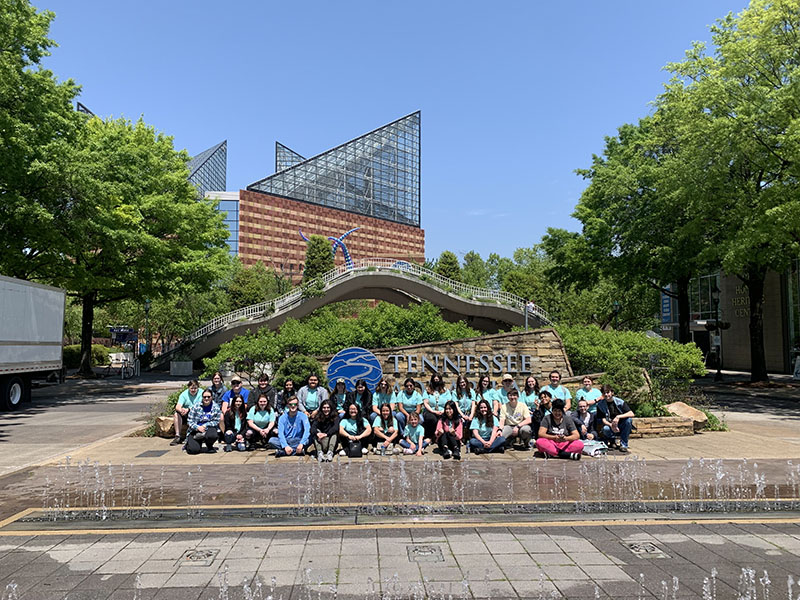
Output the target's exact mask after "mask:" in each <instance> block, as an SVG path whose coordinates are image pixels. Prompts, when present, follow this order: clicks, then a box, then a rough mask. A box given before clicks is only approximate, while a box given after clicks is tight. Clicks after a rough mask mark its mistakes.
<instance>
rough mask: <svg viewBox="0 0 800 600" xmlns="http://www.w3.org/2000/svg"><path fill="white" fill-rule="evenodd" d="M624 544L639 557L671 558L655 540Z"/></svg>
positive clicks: (623, 543)
mask: <svg viewBox="0 0 800 600" xmlns="http://www.w3.org/2000/svg"><path fill="white" fill-rule="evenodd" d="M622 545H623V546H625V547H626V548H627V549H628V550H630V551H631V552H633V553H634V554H635V555H636V556H638V557H639V558H669V554H667V553H666V552H664V551H663V550H662V549H661V548H659V547H658V546H656V545H655V544H654V543H653V542H622Z"/></svg>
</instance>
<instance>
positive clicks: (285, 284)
mask: <svg viewBox="0 0 800 600" xmlns="http://www.w3.org/2000/svg"><path fill="white" fill-rule="evenodd" d="M291 287H292V284H291V283H290V282H289V280H288V279H287V278H286V277H284V276H283V275H282V274H281V273H278V272H277V271H275V270H273V269H267V268H266V267H265V266H264V263H262V262H257V263H255V264H254V265H250V266H245V265H243V264H242V263H241V262H240V261H239V260H238V258H237V259H234V267H233V274H232V276H231V280H230V283H228V285H227V291H228V296H229V298H230V307H231V310H235V309H237V308H242V307H245V306H250V305H251V304H258V303H259V302H264V301H266V300H270V299H272V298H275V297H277V296H280V295H281V294H284V293H286V292H288V291H289V290H290V289H291Z"/></svg>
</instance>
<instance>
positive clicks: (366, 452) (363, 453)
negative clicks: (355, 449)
mask: <svg viewBox="0 0 800 600" xmlns="http://www.w3.org/2000/svg"><path fill="white" fill-rule="evenodd" d="M361 454H362V455H365V454H369V450H367V449H366V448H362V449H361Z"/></svg>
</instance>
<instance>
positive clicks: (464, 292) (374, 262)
mask: <svg viewBox="0 0 800 600" xmlns="http://www.w3.org/2000/svg"><path fill="white" fill-rule="evenodd" d="M387 272H390V273H393V274H396V275H403V276H405V277H408V278H409V279H414V280H415V281H422V282H424V283H428V284H430V285H431V286H432V287H435V288H437V289H439V290H442V291H444V292H447V293H450V294H452V295H455V296H458V297H459V299H460V300H466V301H471V300H475V301H479V302H495V303H499V304H504V305H506V306H509V307H510V308H512V309H515V310H517V311H519V312H520V313H523V314H524V311H525V310H527V311H528V316H533V317H535V318H536V319H538V320H539V321H540V322H541V323H543V324H545V325H552V321H551V320H550V318H549V317H548V316H547V313H546V312H545V311H544V310H542V309H541V308H539V307H538V306H536V305H534V304H533V303H532V302H526V301H525V300H523V299H522V298H520V297H519V296H515V295H514V294H509V293H508V292H503V291H501V290H490V289H487V288H481V287H477V286H474V285H467V284H465V283H461V282H459V281H454V280H453V279H449V278H447V277H443V276H441V275H439V274H438V273H436V272H434V271H431V270H430V269H426V268H425V267H422V266H420V265H417V264H414V263H410V262H406V261H403V260H396V259H393V258H362V259H358V260H355V261H353V266H352V267H347V266H345V265H342V266H340V267H336V268H335V269H333V270H331V271H328V272H327V273H325V274H324V275H321V276H320V277H319V279H320V280H321V281H322V284H323V291H324V290H327V289H329V288H330V287H332V286H334V285H336V284H337V283H338V282H339V281H342V280H344V279H347V278H349V277H353V276H354V275H367V274H369V273H387ZM303 300H304V295H303V288H302V287H296V288H294V289H293V290H291V291H290V292H287V293H285V294H283V295H282V296H278V297H277V298H273V299H272V300H268V301H266V302H260V303H258V304H252V305H250V306H245V307H244V308H240V309H237V310H234V311H232V312H229V313H227V314H224V315H220V316H219V317H215V318H213V319H211V320H210V321H209V322H208V323H206V324H205V325H203V326H202V327H200V328H199V329H196V330H194V331H193V332H192V333H190V334H189V335H187V336H186V337H184V339H183V342H182V343H181V344H180V345H178V347H176V348H174V349H172V350H168V351H167V352H164V353H163V354H161V355H160V356H158V357H156V360H157V361H158V362H161V360H162V359H163V358H165V357H166V356H169V355H171V354H173V353H175V352H177V351H179V350H180V349H182V347H183V346H185V345H186V344H187V343H189V342H193V341H194V340H197V339H200V338H202V337H205V336H207V335H209V334H212V333H215V332H217V331H220V330H222V329H225V328H226V327H227V326H228V325H231V324H233V323H237V322H240V321H248V320H251V319H254V318H262V317H269V316H274V315H277V314H280V313H282V312H285V311H288V310H291V309H293V308H295V307H297V306H299V305H300V304H302V303H303Z"/></svg>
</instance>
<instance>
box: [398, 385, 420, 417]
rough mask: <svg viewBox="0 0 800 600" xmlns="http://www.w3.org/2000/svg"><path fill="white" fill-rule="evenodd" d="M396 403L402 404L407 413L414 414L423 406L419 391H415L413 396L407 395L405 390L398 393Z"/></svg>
mask: <svg viewBox="0 0 800 600" xmlns="http://www.w3.org/2000/svg"><path fill="white" fill-rule="evenodd" d="M395 402H399V403H401V404H402V405H403V408H405V409H406V412H412V411H416V410H417V407H418V406H419V405H420V404H422V396H420V395H419V392H418V391H417V390H414V391H413V392H412V393H411V395H408V394H406V392H405V390H403V391H402V392H398V393H397V395H396V396H395Z"/></svg>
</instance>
